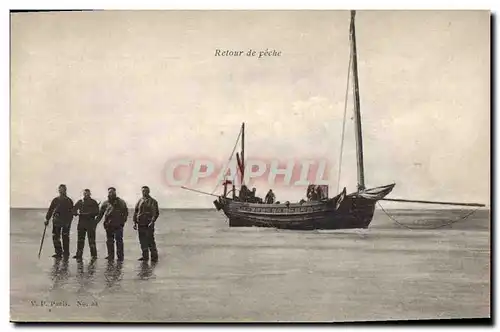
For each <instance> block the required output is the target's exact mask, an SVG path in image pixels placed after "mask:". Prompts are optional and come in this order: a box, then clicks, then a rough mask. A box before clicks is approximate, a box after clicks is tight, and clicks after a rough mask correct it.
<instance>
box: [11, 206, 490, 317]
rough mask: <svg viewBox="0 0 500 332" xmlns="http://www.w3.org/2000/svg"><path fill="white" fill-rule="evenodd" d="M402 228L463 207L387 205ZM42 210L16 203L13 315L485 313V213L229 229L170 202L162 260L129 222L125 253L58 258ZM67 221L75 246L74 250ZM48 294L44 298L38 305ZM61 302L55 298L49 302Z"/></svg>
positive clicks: (162, 230) (100, 242) (100, 236)
mask: <svg viewBox="0 0 500 332" xmlns="http://www.w3.org/2000/svg"><path fill="white" fill-rule="evenodd" d="M388 212H389V213H390V214H391V215H392V216H393V217H394V218H395V219H396V220H398V221H399V222H401V223H402V224H403V225H406V226H410V227H412V228H418V227H427V228H431V227H439V226H440V225H443V224H444V223H446V222H447V221H448V220H450V219H453V220H455V219H458V218H460V216H462V215H464V214H465V212H463V211H451V210H448V211H446V210H444V211H441V212H436V211H430V210H405V211H403V210H391V211H388ZM44 216H45V210H29V209H12V210H11V227H10V228H11V229H10V231H11V285H10V287H11V320H14V321H148V322H153V321H155V322H167V321H192V322H196V321H203V322H214V321H216V322H219V321H239V322H245V321H258V322H268V321H353V320H356V321H359V320H361V321H366V320H389V319H403V320H406V319H429V318H465V317H467V318H468V317H490V228H489V224H490V220H489V211H487V210H482V211H477V212H476V213H475V214H474V215H472V216H470V217H469V218H467V219H466V220H462V221H459V222H457V223H454V224H453V225H450V226H446V227H442V228H438V229H407V228H404V227H402V226H400V225H397V224H395V222H394V221H392V220H391V219H389V218H388V217H387V216H386V215H385V214H384V213H383V212H381V211H377V212H376V215H375V217H374V220H373V222H372V224H371V226H370V228H369V229H364V230H338V231H289V230H275V229H263V228H228V226H227V223H226V221H225V218H224V216H223V215H222V214H220V213H218V212H215V211H211V210H163V211H162V213H161V216H160V219H159V220H158V222H157V231H156V239H157V245H158V247H159V251H160V261H159V262H158V264H156V266H151V265H150V264H141V263H140V262H138V261H137V260H136V259H137V258H138V257H139V255H140V249H139V243H138V239H137V235H136V233H135V232H134V231H133V229H132V225H131V224H128V225H126V230H125V235H124V236H125V261H124V262H123V264H121V265H118V264H117V263H116V262H114V263H112V264H108V262H107V261H105V260H104V259H103V258H104V257H105V255H106V252H105V236H104V230H103V228H102V225H99V226H98V232H97V247H98V253H99V258H98V260H97V261H95V262H94V263H92V262H91V261H90V259H89V251H88V245H87V244H86V247H85V254H84V260H83V263H82V264H78V263H77V262H76V261H75V260H72V259H70V260H69V261H68V262H66V263H65V262H55V261H54V259H53V258H51V257H50V256H51V255H52V254H53V247H52V241H51V236H50V234H49V233H50V231H49V230H48V232H47V234H46V238H45V244H44V250H43V252H42V257H41V259H40V260H39V259H38V257H37V254H38V248H39V245H40V238H41V234H42V231H43V218H44ZM75 226H76V223H75V222H74V225H73V227H72V230H71V231H72V233H71V244H70V245H71V248H72V254H73V253H74V249H75V248H76V227H75ZM41 301H46V302H45V303H44V305H43V306H40V304H42V302H41ZM51 301H54V302H51Z"/></svg>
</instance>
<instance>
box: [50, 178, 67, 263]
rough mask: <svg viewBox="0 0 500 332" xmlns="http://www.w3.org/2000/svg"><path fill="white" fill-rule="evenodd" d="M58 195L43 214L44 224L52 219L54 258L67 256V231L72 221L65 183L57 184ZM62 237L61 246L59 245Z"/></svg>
mask: <svg viewBox="0 0 500 332" xmlns="http://www.w3.org/2000/svg"><path fill="white" fill-rule="evenodd" d="M58 190H59V196H57V197H56V198H54V199H53V200H52V202H51V203H50V206H49V210H48V211H47V215H46V216H45V226H47V225H48V224H49V222H50V219H52V242H53V243H54V251H55V254H54V255H52V257H54V258H61V257H64V258H68V257H69V232H70V228H71V222H72V221H73V201H72V200H71V198H69V197H68V196H67V194H66V191H67V188H66V185H64V184H61V185H59V188H58ZM61 237H62V246H61Z"/></svg>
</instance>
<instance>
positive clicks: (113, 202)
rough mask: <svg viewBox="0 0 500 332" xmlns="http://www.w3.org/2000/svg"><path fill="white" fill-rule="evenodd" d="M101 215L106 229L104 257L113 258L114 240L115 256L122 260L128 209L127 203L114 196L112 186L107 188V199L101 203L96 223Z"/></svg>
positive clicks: (114, 190) (114, 191)
mask: <svg viewBox="0 0 500 332" xmlns="http://www.w3.org/2000/svg"><path fill="white" fill-rule="evenodd" d="M103 217H104V229H105V230H106V247H107V249H108V257H106V259H108V260H113V259H114V258H115V241H116V256H117V258H118V261H123V258H124V257H123V226H124V225H125V223H126V222H127V217H128V209H127V203H125V201H124V200H123V199H121V198H120V197H118V196H116V189H115V188H114V187H110V188H108V200H107V201H105V202H104V203H102V205H101V209H100V211H99V215H98V216H97V220H96V224H98V223H99V222H100V221H101V219H102V218H103Z"/></svg>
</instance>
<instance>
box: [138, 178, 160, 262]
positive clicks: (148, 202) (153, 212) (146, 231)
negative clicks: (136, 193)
mask: <svg viewBox="0 0 500 332" xmlns="http://www.w3.org/2000/svg"><path fill="white" fill-rule="evenodd" d="M159 215H160V211H159V209H158V202H157V201H156V200H155V199H154V198H153V197H151V196H150V195H149V187H148V186H143V187H142V198H141V199H139V201H138V202H137V204H136V205H135V211H134V218H133V219H134V229H135V230H137V231H138V234H139V242H140V244H141V250H142V257H141V258H139V260H140V261H147V260H149V253H150V252H151V261H152V262H157V261H158V250H157V248H156V242H155V222H156V220H157V219H158V216H159Z"/></svg>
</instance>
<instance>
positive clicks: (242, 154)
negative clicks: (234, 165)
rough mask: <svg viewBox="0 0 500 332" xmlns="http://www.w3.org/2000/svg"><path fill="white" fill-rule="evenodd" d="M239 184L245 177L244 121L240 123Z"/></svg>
mask: <svg viewBox="0 0 500 332" xmlns="http://www.w3.org/2000/svg"><path fill="white" fill-rule="evenodd" d="M241 166H242V167H241V185H243V184H244V183H243V179H244V178H245V122H243V123H242V124H241Z"/></svg>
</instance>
